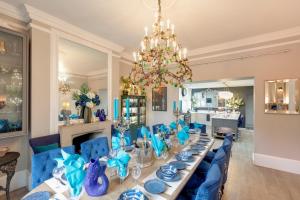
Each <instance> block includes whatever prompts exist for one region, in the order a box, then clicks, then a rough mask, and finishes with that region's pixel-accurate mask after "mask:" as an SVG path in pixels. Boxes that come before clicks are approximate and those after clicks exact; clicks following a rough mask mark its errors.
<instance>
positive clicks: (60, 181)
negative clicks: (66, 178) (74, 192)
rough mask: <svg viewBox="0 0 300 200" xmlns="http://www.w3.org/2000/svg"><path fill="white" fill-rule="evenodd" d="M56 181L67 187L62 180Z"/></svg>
mask: <svg viewBox="0 0 300 200" xmlns="http://www.w3.org/2000/svg"><path fill="white" fill-rule="evenodd" d="M55 179H56V180H57V181H58V182H59V183H60V184H62V185H66V184H65V183H64V182H63V181H62V180H60V179H59V178H56V177H55Z"/></svg>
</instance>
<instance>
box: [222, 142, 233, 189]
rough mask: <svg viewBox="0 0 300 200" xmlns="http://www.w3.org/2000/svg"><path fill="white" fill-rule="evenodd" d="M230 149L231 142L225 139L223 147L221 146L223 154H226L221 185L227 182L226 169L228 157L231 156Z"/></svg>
mask: <svg viewBox="0 0 300 200" xmlns="http://www.w3.org/2000/svg"><path fill="white" fill-rule="evenodd" d="M231 147H232V141H230V140H229V139H227V138H225V139H224V142H223V145H222V149H223V150H224V152H225V154H226V165H225V169H224V176H223V184H225V183H226V181H227V174H228V167H229V162H230V156H231Z"/></svg>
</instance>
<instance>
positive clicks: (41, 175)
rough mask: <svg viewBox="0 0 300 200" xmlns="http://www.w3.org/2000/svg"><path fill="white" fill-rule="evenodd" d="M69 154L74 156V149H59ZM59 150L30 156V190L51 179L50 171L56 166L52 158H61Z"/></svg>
mask: <svg viewBox="0 0 300 200" xmlns="http://www.w3.org/2000/svg"><path fill="white" fill-rule="evenodd" d="M61 149H63V150H64V151H65V152H67V153H69V154H74V152H75V147H74V146H69V147H64V148H61ZM61 149H60V148H59V149H53V150H49V151H45V152H42V153H38V154H34V155H32V159H31V178H32V189H33V188H35V187H36V186H38V185H40V184H41V183H43V182H44V181H46V180H48V179H49V178H51V177H52V171H53V169H54V168H55V167H56V166H57V162H56V161H55V160H54V158H59V157H62V155H61Z"/></svg>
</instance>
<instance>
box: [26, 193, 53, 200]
mask: <svg viewBox="0 0 300 200" xmlns="http://www.w3.org/2000/svg"><path fill="white" fill-rule="evenodd" d="M50 196H51V194H50V192H46V191H42V192H35V193H32V194H31V195H29V196H27V197H26V198H24V199H23V200H49V199H50Z"/></svg>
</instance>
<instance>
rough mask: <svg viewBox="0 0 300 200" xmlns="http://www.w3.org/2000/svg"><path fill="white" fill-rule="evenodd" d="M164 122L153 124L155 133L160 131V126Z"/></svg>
mask: <svg viewBox="0 0 300 200" xmlns="http://www.w3.org/2000/svg"><path fill="white" fill-rule="evenodd" d="M162 125H163V124H155V125H153V126H152V131H153V134H157V133H158V132H159V129H160V127H161V126H162Z"/></svg>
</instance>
